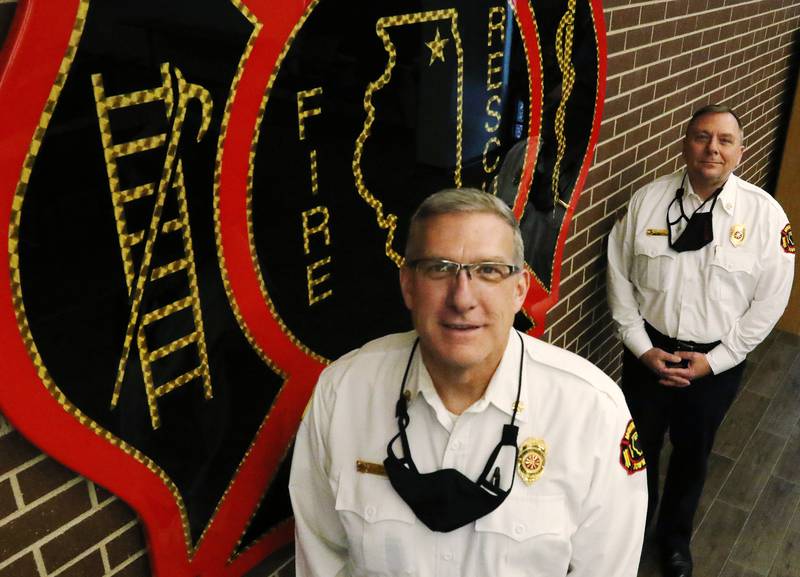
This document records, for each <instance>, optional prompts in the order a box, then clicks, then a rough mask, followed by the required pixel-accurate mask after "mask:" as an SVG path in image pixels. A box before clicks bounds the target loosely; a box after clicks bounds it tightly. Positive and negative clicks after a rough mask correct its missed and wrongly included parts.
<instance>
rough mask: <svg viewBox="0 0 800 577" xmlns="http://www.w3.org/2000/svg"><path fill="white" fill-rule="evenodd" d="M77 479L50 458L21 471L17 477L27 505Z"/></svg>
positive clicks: (73, 474)
mask: <svg viewBox="0 0 800 577" xmlns="http://www.w3.org/2000/svg"><path fill="white" fill-rule="evenodd" d="M75 477H76V475H75V473H74V472H72V471H70V470H69V469H67V468H66V467H64V466H63V465H60V464H59V463H56V462H55V461H53V460H52V459H49V458H48V459H44V460H43V461H39V462H38V463H36V464H35V465H33V466H31V467H28V468H27V469H25V470H23V471H20V473H19V474H18V475H17V479H19V486H20V489H21V491H22V498H23V499H24V500H25V503H31V502H33V501H35V500H36V499H38V498H39V497H43V496H44V495H46V494H47V493H49V492H50V491H53V490H55V489H57V488H58V487H60V486H61V485H64V484H66V483H68V482H69V481H71V480H72V479H74V478H75Z"/></svg>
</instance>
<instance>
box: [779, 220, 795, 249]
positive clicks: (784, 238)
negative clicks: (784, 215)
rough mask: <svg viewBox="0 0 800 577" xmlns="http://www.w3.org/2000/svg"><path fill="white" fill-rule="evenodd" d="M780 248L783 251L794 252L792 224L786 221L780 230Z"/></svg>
mask: <svg viewBox="0 0 800 577" xmlns="http://www.w3.org/2000/svg"><path fill="white" fill-rule="evenodd" d="M781 248H782V249H783V252H786V253H789V254H794V250H795V249H794V239H793V238H792V225H791V224H789V223H788V222H787V223H786V226H784V227H783V230H781Z"/></svg>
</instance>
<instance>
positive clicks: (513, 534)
mask: <svg viewBox="0 0 800 577" xmlns="http://www.w3.org/2000/svg"><path fill="white" fill-rule="evenodd" d="M569 523H570V518H569V515H568V511H567V506H566V502H565V499H564V497H563V496H562V495H552V496H546V495H539V496H526V497H512V496H509V497H508V498H507V499H506V501H505V502H504V503H503V505H501V506H500V507H499V508H497V509H496V510H495V511H493V512H492V513H490V514H489V515H486V516H485V517H483V518H481V519H478V520H477V521H475V531H476V533H478V535H482V541H483V542H484V544H485V546H486V547H485V549H484V551H485V552H486V553H487V554H488V556H489V557H493V558H494V560H491V561H490V562H491V563H494V564H495V566H497V567H502V568H503V571H500V572H499V574H501V575H503V576H504V577H514V576H516V575H520V576H521V575H525V576H526V577H550V576H552V575H566V573H567V569H568V567H569V559H570V538H569V534H568V533H569Z"/></svg>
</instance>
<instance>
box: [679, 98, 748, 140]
mask: <svg viewBox="0 0 800 577" xmlns="http://www.w3.org/2000/svg"><path fill="white" fill-rule="evenodd" d="M706 114H730V115H731V116H733V118H734V120H736V126H738V127H739V136H740V137H741V139H742V140H744V129H742V119H741V118H739V115H738V114H736V112H735V111H734V110H733V108H731V107H730V106H726V105H724V104H706V105H705V106H703V107H701V108H698V109H697V110H695V111H694V112H693V113H692V117H691V118H690V119H689V122H688V123H687V124H686V134H685V135H686V136H688V135H689V129H690V128H691V127H692V124H694V121H695V120H697V119H698V118H700V117H701V116H705V115H706Z"/></svg>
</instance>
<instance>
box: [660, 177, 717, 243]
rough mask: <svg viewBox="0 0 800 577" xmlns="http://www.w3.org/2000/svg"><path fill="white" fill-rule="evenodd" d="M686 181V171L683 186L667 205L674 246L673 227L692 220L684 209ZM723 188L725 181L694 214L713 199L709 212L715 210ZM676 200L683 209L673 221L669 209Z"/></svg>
mask: <svg viewBox="0 0 800 577" xmlns="http://www.w3.org/2000/svg"><path fill="white" fill-rule="evenodd" d="M685 182H686V173H685V172H684V173H683V178H682V179H681V186H680V188H679V189H678V190H676V191H675V198H673V199H672V202H670V203H669V206H668V207H667V237H668V242H669V246H673V244H672V227H673V226H674V225H676V224H678V223H679V222H680V221H682V220H685V221H686V223H687V224H688V223H689V221H690V220H691V219H690V218H689V217H687V216H686V212H685V211H684V210H683V185H684V183H685ZM723 188H725V183H723V184H722V186H720V187H719V188H718V189H717V190H715V191H714V192H713V193H712V194H711V196H709V197H708V198H707V199H705V200H704V201H703V202H702V203H700V206H698V207H697V208H696V209H694V212H692V216H694V215H695V214H697V213H698V212H699V211H700V210H701V209H702V208H703V207H704V206H705V205H706V204H707V203H708V201H709V200H710V201H711V208H709V209H708V212H714V207H715V206H717V199H718V198H719V195H720V193H721V192H722V189H723ZM676 202H677V203H678V207H679V208H680V210H681V214H680V215H679V216H678V218H676V219H675V220H672V221H671V220H670V219H669V211H670V209H671V208H672V205H673V204H675V203H676Z"/></svg>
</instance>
